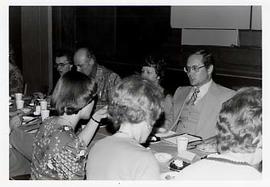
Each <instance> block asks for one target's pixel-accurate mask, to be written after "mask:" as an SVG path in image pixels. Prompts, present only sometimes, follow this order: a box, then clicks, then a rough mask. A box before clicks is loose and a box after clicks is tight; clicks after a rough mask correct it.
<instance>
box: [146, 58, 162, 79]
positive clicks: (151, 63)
mask: <svg viewBox="0 0 270 187" xmlns="http://www.w3.org/2000/svg"><path fill="white" fill-rule="evenodd" d="M165 65H166V62H165V59H164V57H161V56H158V55H148V56H147V57H146V58H145V59H144V63H143V65H142V66H148V67H152V68H154V69H155V71H156V74H157V75H158V76H159V77H160V81H161V80H163V78H164V72H165V70H164V68H165Z"/></svg>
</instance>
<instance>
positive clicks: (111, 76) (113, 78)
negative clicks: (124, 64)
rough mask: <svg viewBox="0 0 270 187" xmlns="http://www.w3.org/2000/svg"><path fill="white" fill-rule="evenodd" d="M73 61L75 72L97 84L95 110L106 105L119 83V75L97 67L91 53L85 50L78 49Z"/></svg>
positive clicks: (102, 67) (99, 66)
mask: <svg viewBox="0 0 270 187" xmlns="http://www.w3.org/2000/svg"><path fill="white" fill-rule="evenodd" d="M73 59H74V65H75V66H76V68H77V71H79V72H82V73H84V74H85V75H87V76H90V77H92V78H93V79H94V80H95V81H96V83H97V87H98V88H97V94H98V101H97V104H96V110H98V109H100V108H102V107H103V106H105V105H107V104H108V102H109V96H110V93H111V91H112V89H113V88H114V86H115V85H116V84H118V83H119V82H120V77H119V75H117V74H116V73H114V72H113V71H111V70H109V69H107V68H106V67H104V66H101V65H99V64H98V63H97V60H96V57H95V55H94V54H93V52H91V51H90V50H89V49H87V48H79V49H78V50H77V51H76V52H75V54H74V57H73Z"/></svg>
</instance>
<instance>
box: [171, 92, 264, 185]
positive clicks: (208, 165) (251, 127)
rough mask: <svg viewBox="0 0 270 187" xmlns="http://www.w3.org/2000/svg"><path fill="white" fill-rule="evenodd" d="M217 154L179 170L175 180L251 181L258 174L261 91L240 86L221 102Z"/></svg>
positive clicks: (260, 149) (260, 141)
mask: <svg viewBox="0 0 270 187" xmlns="http://www.w3.org/2000/svg"><path fill="white" fill-rule="evenodd" d="M217 131H218V135H217V151H218V152H219V153H217V154H211V155H209V156H208V157H207V158H206V159H204V160H200V161H198V162H196V163H194V164H192V165H190V166H188V167H186V168H185V169H184V170H182V171H181V172H180V173H179V175H178V176H177V177H176V179H177V180H196V179H197V180H218V179H220V180H254V179H260V178H261V173H260V172H259V171H258V170H257V169H255V166H256V165H257V164H259V163H260V162H261V161H262V152H261V151H262V90H261V89H259V88H256V87H248V88H243V89H240V90H239V91H238V92H237V93H236V95H235V96H234V97H232V98H231V99H229V100H228V101H226V102H224V103H223V105H222V109H221V111H220V114H219V119H218V122H217Z"/></svg>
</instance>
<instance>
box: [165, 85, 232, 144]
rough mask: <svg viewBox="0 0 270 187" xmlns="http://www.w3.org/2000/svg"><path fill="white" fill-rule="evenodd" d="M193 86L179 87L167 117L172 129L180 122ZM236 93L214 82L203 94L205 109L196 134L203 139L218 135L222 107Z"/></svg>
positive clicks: (201, 114)
mask: <svg viewBox="0 0 270 187" xmlns="http://www.w3.org/2000/svg"><path fill="white" fill-rule="evenodd" d="M191 88H192V87H191V86H186V87H178V88H177V90H176V91H175V94H174V97H173V106H172V108H171V110H170V115H168V116H167V117H168V119H166V121H167V122H166V123H167V124H170V125H168V126H170V127H169V129H170V130H172V129H174V128H175V127H176V126H177V125H178V122H179V118H180V115H181V112H182V110H183V107H184V103H185V102H186V100H187V99H189V98H188V96H189V93H190V91H191ZM234 93H235V91H234V90H231V89H229V88H225V87H223V86H221V85H218V84H216V83H215V82H212V84H211V86H210V87H209V89H208V91H207V93H206V94H205V95H204V96H203V98H201V99H203V100H204V104H203V107H202V108H203V109H202V110H201V111H200V117H199V122H198V124H197V128H196V129H197V130H196V131H197V132H196V133H195V134H194V135H197V136H201V137H202V138H203V139H206V138H209V137H212V136H215V135H216V122H217V118H218V115H219V112H220V109H221V107H222V103H223V102H224V101H226V100H228V99H229V98H230V97H232V96H233V94H234Z"/></svg>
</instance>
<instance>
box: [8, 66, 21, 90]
mask: <svg viewBox="0 0 270 187" xmlns="http://www.w3.org/2000/svg"><path fill="white" fill-rule="evenodd" d="M22 92H23V77H22V73H21V71H20V69H19V68H18V67H17V66H15V65H13V64H11V63H9V95H12V94H14V93H22Z"/></svg>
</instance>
